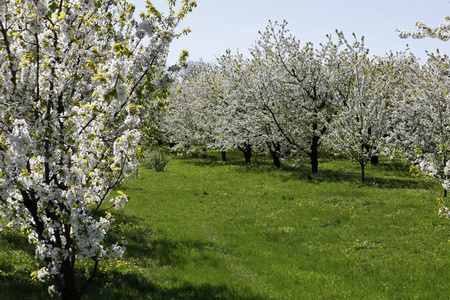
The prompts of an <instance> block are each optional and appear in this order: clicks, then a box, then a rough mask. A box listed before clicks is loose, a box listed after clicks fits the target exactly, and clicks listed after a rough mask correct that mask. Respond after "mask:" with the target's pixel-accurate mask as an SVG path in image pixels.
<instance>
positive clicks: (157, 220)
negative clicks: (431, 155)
mask: <svg viewBox="0 0 450 300" xmlns="http://www.w3.org/2000/svg"><path fill="white" fill-rule="evenodd" d="M209 155H210V156H209V158H207V159H202V158H197V157H173V160H172V161H171V162H170V163H169V164H168V166H167V168H166V172H155V171H152V170H143V169H141V170H140V172H139V174H140V178H139V179H130V180H128V181H126V182H124V183H123V184H122V185H121V186H120V187H119V190H121V191H123V192H124V193H126V194H128V195H130V196H131V199H132V200H131V201H130V202H129V203H128V204H127V206H126V207H125V209H124V210H122V211H121V212H120V216H119V218H118V220H117V222H116V227H115V230H116V232H117V236H120V235H121V234H124V235H125V236H126V237H127V238H128V241H129V243H128V245H127V252H126V254H125V256H124V259H123V260H120V261H105V262H102V264H101V271H100V274H99V276H98V277H97V278H96V281H95V282H94V283H93V285H92V286H91V288H90V290H89V291H88V297H87V298H89V299H91V298H94V299H96V298H97V299H270V298H272V299H322V298H323V299H342V298H350V299H362V298H365V299H414V298H417V299H448V295H449V294H450V285H449V282H450V271H449V267H450V264H449V262H450V259H449V253H450V233H449V229H450V220H447V219H443V218H440V217H439V216H438V215H437V211H438V202H437V200H436V199H437V197H438V196H440V195H441V189H440V187H439V185H438V184H436V183H433V182H431V181H430V180H427V179H423V178H412V177H411V176H410V175H409V173H408V166H406V165H404V164H402V163H401V162H391V163H389V162H386V161H385V160H383V159H382V160H381V164H380V165H378V166H375V167H374V166H368V167H367V172H366V176H367V179H366V180H367V182H366V184H364V185H363V184H361V183H360V173H359V166H358V165H357V164H353V163H350V162H348V161H345V160H339V159H323V160H322V161H321V164H320V166H319V175H316V176H313V175H311V174H310V172H309V165H300V166H297V167H295V168H292V167H286V166H285V167H284V168H282V169H281V170H279V169H276V168H274V167H272V166H271V162H270V160H269V159H268V158H265V157H256V158H255V159H254V162H252V164H250V165H245V164H243V163H241V161H242V160H243V158H242V157H241V155H240V154H239V153H231V154H230V155H229V162H228V163H222V162H220V161H219V160H220V157H219V156H220V153H209ZM33 255H34V254H33V250H32V248H31V247H30V246H29V245H28V242H27V240H26V238H23V237H22V236H20V235H19V234H18V233H17V232H16V231H4V232H2V233H0V286H1V289H0V299H45V298H48V297H49V296H48V295H47V288H46V285H43V284H40V283H36V282H33V281H32V280H31V278H30V273H31V272H32V271H33V270H35V267H34V263H33ZM80 268H83V266H82V265H80Z"/></svg>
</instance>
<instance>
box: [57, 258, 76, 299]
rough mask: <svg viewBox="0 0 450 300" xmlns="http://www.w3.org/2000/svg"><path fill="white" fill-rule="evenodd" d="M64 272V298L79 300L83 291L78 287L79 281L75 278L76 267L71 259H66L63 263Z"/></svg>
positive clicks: (62, 294)
mask: <svg viewBox="0 0 450 300" xmlns="http://www.w3.org/2000/svg"><path fill="white" fill-rule="evenodd" d="M61 269H62V270H61V271H62V274H63V275H64V278H63V280H64V287H63V289H62V290H60V291H59V292H61V298H62V299H63V300H79V299H81V293H80V291H79V290H78V288H77V282H76V279H75V272H74V269H73V267H72V265H71V263H70V261H69V259H66V260H65V261H64V262H63V263H62V268H61Z"/></svg>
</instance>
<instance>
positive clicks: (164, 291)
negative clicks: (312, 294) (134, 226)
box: [88, 272, 263, 300]
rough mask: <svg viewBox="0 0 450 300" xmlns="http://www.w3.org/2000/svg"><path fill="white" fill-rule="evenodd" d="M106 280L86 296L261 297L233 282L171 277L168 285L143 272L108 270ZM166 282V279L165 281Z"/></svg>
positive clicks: (162, 298) (256, 299)
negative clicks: (222, 283) (194, 282)
mask: <svg viewBox="0 0 450 300" xmlns="http://www.w3.org/2000/svg"><path fill="white" fill-rule="evenodd" d="M104 279H106V280H107V281H110V280H111V279H112V282H111V285H109V287H108V288H104V289H101V288H98V287H97V288H96V289H95V290H94V289H92V288H91V290H90V292H89V294H88V298H89V299H158V300H159V299H160V300H165V299H186V300H188V299H193V300H194V299H195V300H202V299H204V300H207V299H243V300H260V299H261V300H262V299H263V297H261V296H256V295H252V293H251V291H249V290H236V289H235V288H233V287H232V286H226V285H212V284H206V283H204V284H199V285H195V284H193V283H191V282H187V281H184V282H177V281H176V279H172V282H170V283H168V284H169V285H173V286H170V287H164V286H160V285H158V284H155V283H153V282H150V280H149V279H148V278H146V277H144V276H142V275H139V274H135V273H128V274H122V273H116V272H111V273H109V275H108V277H107V278H104ZM166 284H167V283H166Z"/></svg>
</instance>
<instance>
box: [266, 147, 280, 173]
mask: <svg viewBox="0 0 450 300" xmlns="http://www.w3.org/2000/svg"><path fill="white" fill-rule="evenodd" d="M267 146H268V147H269V152H270V155H271V156H272V159H273V165H274V166H275V167H277V168H280V167H281V161H280V150H281V146H280V143H267Z"/></svg>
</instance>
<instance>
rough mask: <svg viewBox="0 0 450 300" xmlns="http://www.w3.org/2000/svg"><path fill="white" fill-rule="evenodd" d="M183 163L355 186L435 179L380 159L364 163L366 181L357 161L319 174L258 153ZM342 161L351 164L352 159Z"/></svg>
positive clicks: (417, 185) (430, 185) (428, 183)
mask: <svg viewBox="0 0 450 300" xmlns="http://www.w3.org/2000/svg"><path fill="white" fill-rule="evenodd" d="M183 158H184V159H186V163H187V164H190V165H195V166H201V167H205V166H209V167H221V166H223V165H231V166H235V167H236V168H235V171H236V172H239V173H267V174H269V175H271V176H273V177H278V178H281V180H282V181H289V180H305V181H308V182H311V183H322V182H347V183H350V184H355V185H358V186H372V187H378V188H388V189H391V188H392V189H393V188H399V189H425V190H429V189H434V188H435V187H436V183H435V182H433V181H432V180H425V179H423V178H414V177H410V176H409V175H408V174H409V166H408V165H407V164H404V163H400V162H389V163H380V164H378V165H376V166H367V167H366V179H365V183H362V182H361V171H360V170H359V167H358V166H357V165H351V166H348V168H346V169H342V168H343V167H345V166H342V165H341V166H337V168H338V169H337V170H331V169H329V168H327V169H325V168H324V167H322V168H321V166H320V165H319V172H318V174H312V173H311V166H310V165H309V164H306V163H305V164H301V165H296V166H289V165H282V167H281V168H276V167H274V166H273V165H272V162H271V161H270V159H267V158H265V157H264V156H261V157H260V158H259V159H255V160H254V161H253V162H252V163H250V164H247V163H245V162H244V161H227V162H220V161H218V160H217V157H215V156H213V157H207V158H192V157H183ZM344 162H345V163H348V164H351V162H346V161H344ZM371 173H384V174H386V173H388V174H389V175H388V176H389V177H383V175H381V176H376V175H375V176H371Z"/></svg>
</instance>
